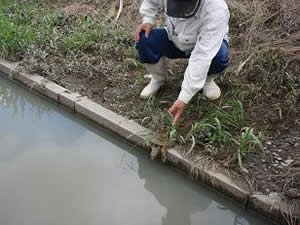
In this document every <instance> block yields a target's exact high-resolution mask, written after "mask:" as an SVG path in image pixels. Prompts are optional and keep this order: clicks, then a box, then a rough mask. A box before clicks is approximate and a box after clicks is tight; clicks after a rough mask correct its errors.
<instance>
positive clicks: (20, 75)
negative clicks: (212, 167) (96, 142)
mask: <svg viewBox="0 0 300 225" xmlns="http://www.w3.org/2000/svg"><path fill="white" fill-rule="evenodd" d="M17 65H18V64H17V63H9V62H7V61H5V60H1V59H0V71H1V72H3V73H4V74H6V75H8V77H10V78H13V79H14V80H17V81H19V82H20V83H22V84H24V85H26V86H27V87H29V88H30V89H34V90H35V91H37V92H39V93H41V94H43V95H46V96H48V97H49V98H52V99H53V100H55V101H56V102H58V103H60V104H62V105H64V106H67V107H68V108H70V109H72V110H73V111H74V112H77V113H80V114H82V115H84V116H85V117H87V118H88V119H91V120H93V121H95V122H97V123H99V124H100V125H102V126H104V127H106V128H108V129H110V130H112V131H113V132H115V133H117V134H119V135H120V136H122V137H124V138H126V139H128V140H130V141H132V142H135V143H136V144H138V145H139V146H144V147H145V146H146V145H147V144H148V142H149V140H151V141H152V139H153V137H154V135H155V134H154V133H153V132H152V131H150V130H148V129H146V128H144V127H142V126H140V125H138V124H136V123H135V122H134V121H129V120H127V119H125V118H123V117H122V116H120V115H118V114H116V113H114V112H112V111H110V110H108V109H106V108H104V107H102V106H100V105H99V104H96V103H95V102H92V101H91V100H88V99H87V98H85V97H81V96H80V95H79V94H75V93H72V92H70V91H69V90H67V89H65V88H63V87H61V86H59V85H57V84H55V83H54V82H51V81H47V80H46V79H44V78H43V77H41V76H39V75H35V74H34V75H31V74H27V73H24V72H19V71H17V69H16V68H17ZM143 133H148V134H146V135H145V134H143ZM146 136H147V138H146ZM168 159H169V162H170V163H171V164H172V165H173V166H175V167H176V168H179V169H180V170H181V171H184V172H185V173H186V174H188V173H189V171H190V169H191V168H192V164H191V162H189V161H188V160H186V159H184V158H183V157H182V156H181V155H180V153H179V152H178V151H177V150H176V149H170V150H169V151H168ZM198 170H199V171H198V172H199V174H200V177H199V179H200V178H201V179H202V181H203V182H205V183H208V184H209V185H210V186H211V187H213V188H216V189H218V190H219V191H222V192H226V193H227V194H229V195H230V196H231V197H232V198H235V199H236V200H238V201H240V202H242V203H245V201H246V203H248V204H247V206H248V207H249V208H250V209H253V210H254V211H256V212H258V213H260V214H263V215H265V216H267V217H272V216H274V214H273V213H272V210H271V207H272V205H270V203H269V202H268V201H267V200H266V199H265V198H259V200H257V198H258V197H257V196H255V195H252V194H250V193H249V191H248V190H244V189H243V188H241V187H239V186H238V185H236V184H234V182H230V178H229V177H228V176H227V177H226V176H225V175H224V174H218V173H212V172H210V171H208V170H203V169H198ZM208 178H210V180H208ZM211 178H213V180H215V181H217V183H218V184H217V185H216V183H215V182H212V179H211ZM261 204H263V205H265V208H264V210H263V213H262V212H261V211H260V210H261ZM266 206H267V207H266Z"/></svg>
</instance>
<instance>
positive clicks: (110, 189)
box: [0, 77, 268, 225]
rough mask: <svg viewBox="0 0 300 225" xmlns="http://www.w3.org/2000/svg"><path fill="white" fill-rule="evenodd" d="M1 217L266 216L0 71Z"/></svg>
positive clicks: (174, 221) (117, 220)
mask: <svg viewBox="0 0 300 225" xmlns="http://www.w3.org/2000/svg"><path fill="white" fill-rule="evenodd" d="M0 124H1V127H0V143H1V145H0V224H1V225H101V224H103V225H119V224H120V225H127V224H128V225H156V224H158V225H160V224H163V225H189V224H197V225H219V224H220V225H237V224H243V225H246V224H251V225H263V224H268V223H267V222H266V221H264V220H262V219H261V218H260V217H258V216H257V215H255V214H252V213H251V212H247V211H245V210H243V209H241V208H240V207H238V206H236V204H235V203H232V202H231V201H229V200H227V199H224V198H223V197H222V196H220V195H219V194H216V193H213V192H212V191H210V190H208V189H207V188H205V187H201V186H200V185H199V184H195V183H193V182H191V181H190V180H189V179H187V178H185V177H183V176H181V175H179V174H178V173H177V172H175V171H173V170H172V169H170V168H168V167H167V166H165V165H161V164H160V163H159V162H152V161H150V160H149V158H148V156H147V155H146V154H144V153H142V152H141V151H138V150H137V149H135V147H134V146H132V145H129V144H128V143H126V142H124V141H122V140H120V139H118V138H116V137H114V135H111V134H108V133H105V132H103V131H102V130H101V129H99V127H96V126H94V125H93V124H91V123H89V122H87V121H84V120H82V119H79V118H76V117H74V116H73V115H72V114H71V113H68V112H65V111H64V110H62V109H61V108H59V107H57V106H56V105H55V104H53V103H51V102H48V101H47V100H46V99H44V98H42V97H40V96H36V95H34V94H32V93H31V92H29V91H26V90H24V89H23V88H21V87H19V86H17V85H15V84H14V83H12V82H11V81H7V80H6V79H3V78H1V77H0Z"/></svg>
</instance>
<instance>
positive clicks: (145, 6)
mask: <svg viewBox="0 0 300 225" xmlns="http://www.w3.org/2000/svg"><path fill="white" fill-rule="evenodd" d="M159 8H163V1H162V0H143V3H142V5H141V7H140V15H141V17H142V18H143V23H151V24H154V18H155V16H156V15H157V13H158V9H159Z"/></svg>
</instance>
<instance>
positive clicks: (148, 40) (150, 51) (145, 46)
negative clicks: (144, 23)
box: [135, 31, 160, 63]
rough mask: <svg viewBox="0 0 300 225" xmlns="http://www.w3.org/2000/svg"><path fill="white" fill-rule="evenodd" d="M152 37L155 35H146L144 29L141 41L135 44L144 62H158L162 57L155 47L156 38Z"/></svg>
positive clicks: (140, 58) (141, 60)
mask: <svg viewBox="0 0 300 225" xmlns="http://www.w3.org/2000/svg"><path fill="white" fill-rule="evenodd" d="M152 39H153V37H152V36H151V35H150V36H149V37H146V36H145V32H144V31H142V32H141V33H140V40H139V42H137V43H136V44H135V48H136V50H137V54H138V59H139V61H140V62H142V63H156V62H157V61H158V60H159V58H160V54H159V53H158V52H156V51H155V49H154V48H153V42H154V40H152Z"/></svg>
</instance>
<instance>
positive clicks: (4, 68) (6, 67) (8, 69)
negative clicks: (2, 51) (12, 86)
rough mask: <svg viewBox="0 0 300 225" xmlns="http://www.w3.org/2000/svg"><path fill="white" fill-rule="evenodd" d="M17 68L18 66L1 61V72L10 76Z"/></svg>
mask: <svg viewBox="0 0 300 225" xmlns="http://www.w3.org/2000/svg"><path fill="white" fill-rule="evenodd" d="M16 66H17V64H14V63H10V62H8V61H6V60H4V59H0V71H1V72H2V73H5V74H6V75H8V76H11V73H12V71H13V70H14V68H15V67H16Z"/></svg>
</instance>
